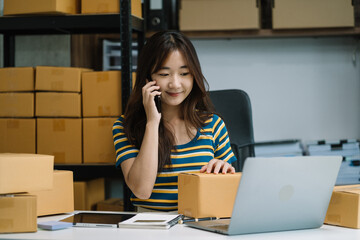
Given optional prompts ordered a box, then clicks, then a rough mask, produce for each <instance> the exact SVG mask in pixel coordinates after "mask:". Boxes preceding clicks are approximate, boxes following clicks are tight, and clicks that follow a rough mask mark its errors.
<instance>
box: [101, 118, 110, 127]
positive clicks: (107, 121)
mask: <svg viewBox="0 0 360 240" xmlns="http://www.w3.org/2000/svg"><path fill="white" fill-rule="evenodd" d="M112 124H113V122H112V121H111V120H110V119H99V121H98V126H99V127H106V126H109V127H111V126H112Z"/></svg>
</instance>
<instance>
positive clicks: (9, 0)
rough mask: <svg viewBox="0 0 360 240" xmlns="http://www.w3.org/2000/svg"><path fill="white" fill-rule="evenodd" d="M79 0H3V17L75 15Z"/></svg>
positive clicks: (77, 11)
mask: <svg viewBox="0 0 360 240" xmlns="http://www.w3.org/2000/svg"><path fill="white" fill-rule="evenodd" d="M79 12H80V1H79V0H4V16H5V15H16V14H49V13H50V14H65V13H67V14H75V13H79Z"/></svg>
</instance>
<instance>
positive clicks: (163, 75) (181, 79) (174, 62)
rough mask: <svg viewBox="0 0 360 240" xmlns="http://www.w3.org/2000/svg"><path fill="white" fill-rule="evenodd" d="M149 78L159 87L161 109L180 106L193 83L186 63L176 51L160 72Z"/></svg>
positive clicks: (171, 54)
mask: <svg viewBox="0 0 360 240" xmlns="http://www.w3.org/2000/svg"><path fill="white" fill-rule="evenodd" d="M151 77H152V79H153V80H155V81H156V85H158V86H160V90H159V91H161V104H162V107H163V108H164V107H165V108H166V107H168V106H169V107H170V106H180V104H181V103H182V102H183V101H184V100H185V98H186V97H187V96H188V95H189V94H190V92H191V90H192V87H193V83H194V78H193V76H192V75H191V74H190V72H189V68H188V65H187V62H186V61H185V59H184V57H183V55H182V54H181V52H179V51H177V50H176V51H173V52H171V53H170V54H169V56H168V57H167V59H166V60H165V62H164V64H163V66H162V67H161V68H160V70H159V71H157V72H156V73H153V74H152V75H151Z"/></svg>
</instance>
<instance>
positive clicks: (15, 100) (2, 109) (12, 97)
mask: <svg viewBox="0 0 360 240" xmlns="http://www.w3.org/2000/svg"><path fill="white" fill-rule="evenodd" d="M0 117H34V93H15V92H12V93H0Z"/></svg>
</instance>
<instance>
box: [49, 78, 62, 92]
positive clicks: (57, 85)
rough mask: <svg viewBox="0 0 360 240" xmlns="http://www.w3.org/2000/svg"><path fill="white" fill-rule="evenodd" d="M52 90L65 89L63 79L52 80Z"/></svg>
mask: <svg viewBox="0 0 360 240" xmlns="http://www.w3.org/2000/svg"><path fill="white" fill-rule="evenodd" d="M50 88H51V90H63V89H64V82H63V81H59V80H58V81H52V82H51V83H50Z"/></svg>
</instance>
